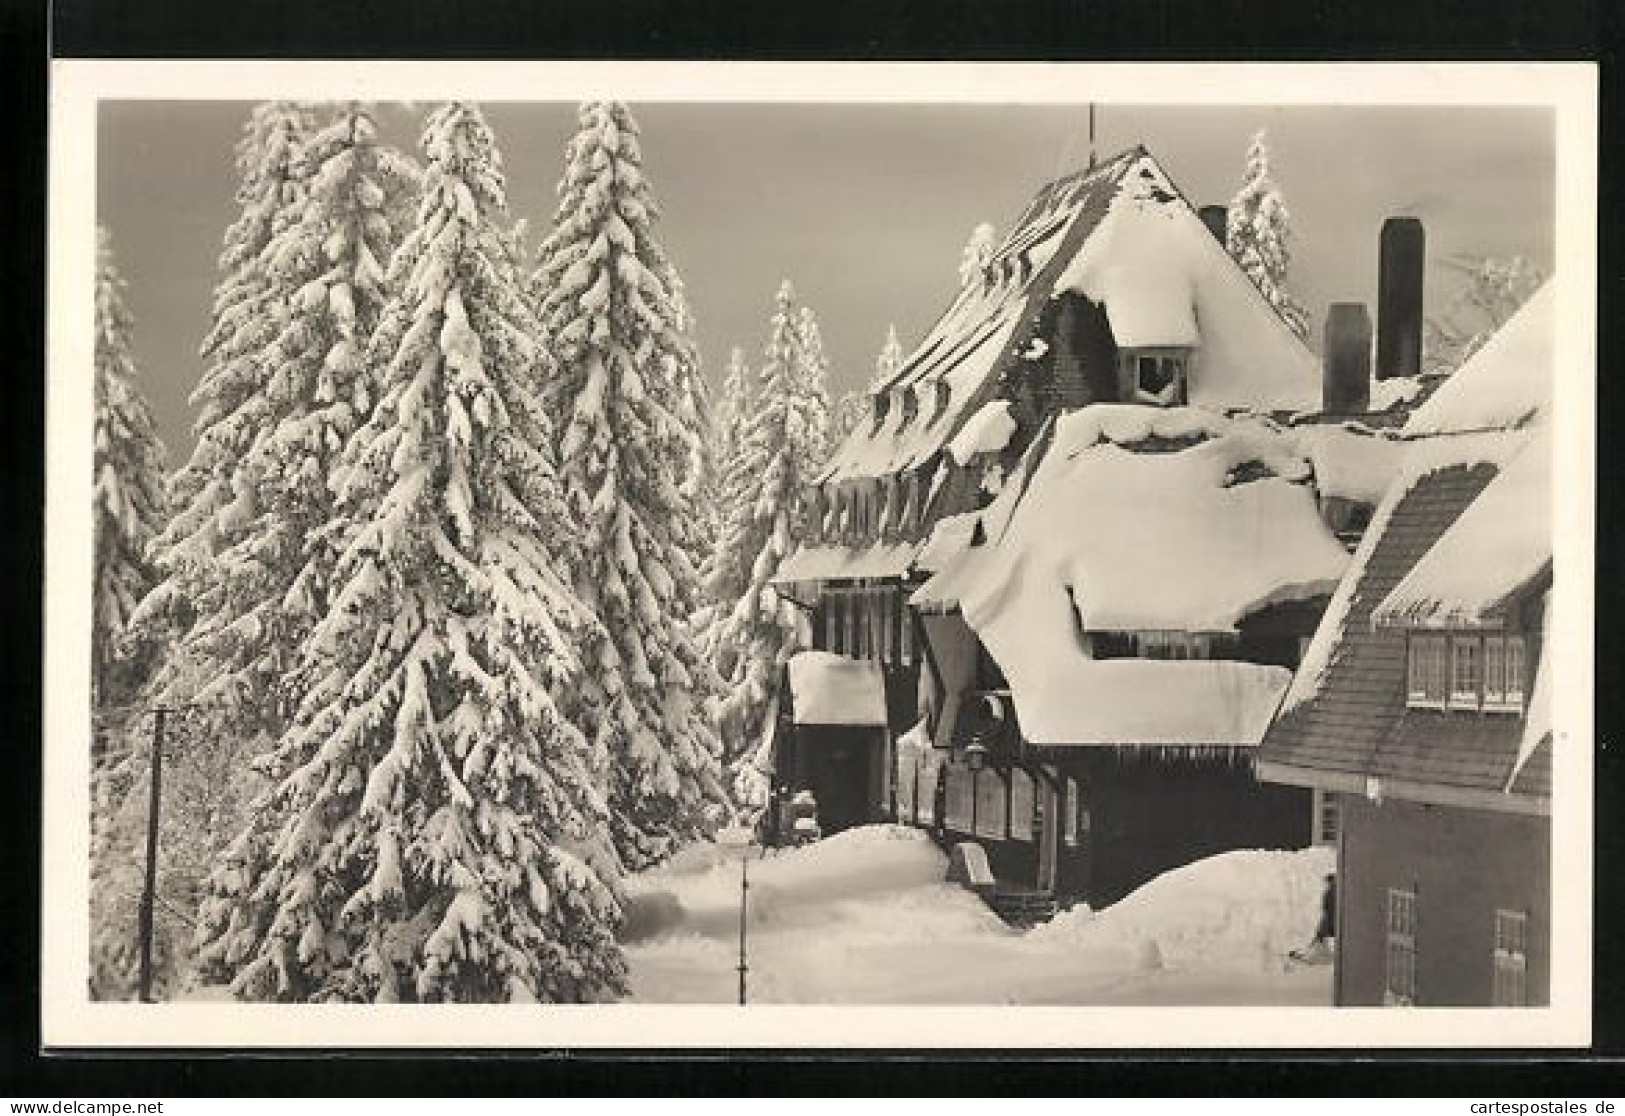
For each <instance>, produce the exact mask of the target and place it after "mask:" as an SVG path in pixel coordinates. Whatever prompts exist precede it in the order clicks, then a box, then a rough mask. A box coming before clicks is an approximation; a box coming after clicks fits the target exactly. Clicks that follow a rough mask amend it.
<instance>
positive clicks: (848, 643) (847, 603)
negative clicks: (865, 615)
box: [841, 590, 858, 656]
mask: <svg viewBox="0 0 1625 1116" xmlns="http://www.w3.org/2000/svg"><path fill="white" fill-rule="evenodd" d="M841 620H842V626H843V627H844V628H845V629H846V639H844V640H843V641H842V642H841V654H843V655H852V656H855V655H857V653H858V602H857V601H856V600H855V599H854V598H853V596H852V594H851V592H850V591H845V590H843V591H842V593H841Z"/></svg>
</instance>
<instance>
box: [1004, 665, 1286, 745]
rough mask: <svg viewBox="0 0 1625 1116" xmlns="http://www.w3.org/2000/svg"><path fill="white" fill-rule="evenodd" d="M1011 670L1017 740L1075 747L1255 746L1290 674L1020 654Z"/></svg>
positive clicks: (1248, 668) (1264, 668) (1250, 667)
mask: <svg viewBox="0 0 1625 1116" xmlns="http://www.w3.org/2000/svg"><path fill="white" fill-rule="evenodd" d="M995 656H996V657H997V652H995ZM999 661H1000V663H1001V665H1002V664H1004V659H1003V658H1000V659H999ZM1018 672H1019V676H1020V681H1019V682H1018V681H1017V678H1016V677H1011V678H1010V692H1011V697H1012V698H1013V699H1014V701H1015V705H1016V717H1017V719H1018V720H1019V721H1020V723H1021V733H1022V736H1023V737H1025V738H1026V739H1027V740H1028V741H1030V742H1031V743H1033V744H1044V745H1073V746H1082V747H1088V746H1105V745H1165V746H1170V747H1176V746H1201V745H1207V746H1215V747H1252V746H1253V745H1256V744H1257V743H1258V742H1259V741H1260V740H1261V739H1263V736H1264V730H1265V729H1266V728H1268V727H1269V722H1270V717H1271V716H1272V715H1273V714H1274V712H1275V707H1276V706H1277V705H1278V704H1280V701H1281V695H1282V694H1283V693H1285V692H1286V688H1287V685H1288V683H1290V682H1291V680H1292V672H1291V671H1289V670H1287V669H1286V668H1285V667H1277V666H1259V665H1258V664H1256V663H1238V662H1230V661H1227V660H1223V659H1171V660H1164V659H1090V658H1088V657H1086V656H1083V655H1066V654H1037V655H1028V656H1024V657H1023V659H1022V661H1021V662H1020V665H1019V667H1018ZM1006 673H1007V674H1008V673H1009V667H1008V666H1007V667H1006Z"/></svg>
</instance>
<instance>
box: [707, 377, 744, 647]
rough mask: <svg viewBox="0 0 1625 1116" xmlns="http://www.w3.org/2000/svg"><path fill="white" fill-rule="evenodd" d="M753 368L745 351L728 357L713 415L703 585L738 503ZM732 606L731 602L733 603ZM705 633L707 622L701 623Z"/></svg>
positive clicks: (708, 577)
mask: <svg viewBox="0 0 1625 1116" xmlns="http://www.w3.org/2000/svg"><path fill="white" fill-rule="evenodd" d="M752 378H753V377H752V375H751V370H750V366H749V365H748V364H746V363H745V351H744V350H743V349H741V348H740V347H739V346H737V345H735V346H734V347H733V349H732V350H731V351H730V352H729V354H728V366H727V368H726V369H725V370H724V371H723V374H722V392H721V394H720V395H719V396H718V397H717V404H716V406H715V407H714V408H713V409H712V410H711V413H710V416H709V417H710V424H709V425H710V431H711V439H710V440H711V443H712V446H713V448H712V451H711V469H710V472H709V473H707V475H706V496H705V504H704V508H703V512H704V515H705V517H706V518H707V519H708V520H709V521H710V522H709V523H708V525H707V535H708V537H709V539H710V546H709V547H708V549H707V551H706V554H705V560H704V562H703V563H702V568H701V583H702V586H703V585H709V584H710V580H711V575H710V570H711V566H712V564H713V563H714V562H715V560H716V552H717V544H718V542H719V540H720V538H721V535H722V528H723V525H724V524H725V523H726V522H727V519H728V514H729V509H730V508H732V507H733V505H734V503H735V502H736V499H737V493H738V490H739V483H738V477H737V472H738V470H737V468H736V460H735V459H736V458H737V456H738V453H739V446H740V432H741V431H742V430H743V428H744V423H745V419H746V418H747V417H748V416H749V414H750V405H751V381H752ZM709 603H710V597H709V594H705V595H703V596H702V607H701V610H700V611H701V612H702V613H705V614H707V615H708V614H709V613H708V606H709ZM730 603H731V602H730ZM699 626H700V628H701V629H702V630H703V628H704V627H705V622H704V620H703V619H702V620H701V621H700V623H699Z"/></svg>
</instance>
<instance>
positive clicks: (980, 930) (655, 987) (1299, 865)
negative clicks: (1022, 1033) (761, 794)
mask: <svg viewBox="0 0 1625 1116" xmlns="http://www.w3.org/2000/svg"><path fill="white" fill-rule="evenodd" d="M740 855H741V852H740V850H737V849H730V848H727V847H723V846H718V845H705V846H699V847H696V848H692V849H689V850H687V851H686V852H685V853H683V854H682V855H680V856H679V857H677V858H676V859H674V860H673V861H672V862H671V863H669V864H667V865H665V866H663V867H661V868H659V869H656V870H654V871H652V872H649V873H646V874H644V875H642V876H640V877H638V878H636V879H635V880H634V881H632V884H631V887H630V889H629V890H630V897H631V906H632V907H633V909H634V922H635V923H636V929H635V931H634V935H635V938H636V940H633V941H629V942H628V943H627V955H628V959H629V961H630V964H631V971H632V996H633V999H636V1000H641V1001H645V1002H664V1003H732V1002H734V1001H735V999H736V997H737V994H738V979H739V978H738V973H737V971H736V966H737V965H738V962H739V876H740V865H739V857H740ZM750 855H751V857H752V860H751V863H750V866H749V868H750V880H751V889H750V897H751V907H750V919H749V935H748V936H749V944H750V956H749V965H750V971H749V978H748V979H749V996H750V1000H751V1001H752V1002H761V1003H896V1004H909V1003H913V1004H920V1003H938V1004H950V1003H953V1004H1075V1005H1084V1004H1132V1005H1157V1004H1302V1005H1329V1004H1330V1003H1331V968H1330V966H1319V967H1303V966H1288V965H1287V964H1286V962H1285V960H1284V958H1285V955H1286V952H1287V950H1289V949H1291V948H1294V947H1297V946H1301V945H1303V944H1304V943H1305V942H1307V941H1308V939H1309V937H1310V935H1311V934H1312V933H1313V930H1314V926H1315V922H1316V920H1317V918H1318V916H1319V911H1320V893H1321V881H1322V878H1323V877H1324V875H1325V873H1326V872H1328V871H1329V870H1330V869H1331V867H1332V853H1331V850H1329V849H1311V850H1306V851H1303V852H1263V851H1241V852H1231V853H1224V854H1222V855H1220V856H1215V857H1211V858H1209V859H1207V860H1203V861H1199V862H1197V863H1195V864H1191V865H1188V866H1186V867H1184V868H1180V869H1176V870H1174V871H1172V872H1169V873H1167V874H1166V875H1164V876H1162V877H1160V878H1158V879H1156V880H1153V881H1151V882H1150V883H1149V884H1147V885H1145V886H1144V887H1142V888H1141V889H1140V890H1138V891H1136V892H1135V893H1133V894H1132V895H1129V896H1128V897H1126V898H1125V899H1123V900H1122V901H1121V902H1119V903H1116V904H1114V905H1113V906H1111V907H1109V908H1107V909H1106V910H1103V911H1099V912H1091V911H1089V910H1087V909H1085V908H1082V907H1079V908H1075V909H1073V910H1071V911H1066V912H1063V913H1062V914H1060V915H1059V916H1057V917H1056V918H1055V920H1054V921H1052V922H1050V923H1049V924H1047V925H1044V926H1040V927H1038V928H1036V929H1034V930H1031V931H1028V932H1026V933H1019V932H1017V931H1014V930H1011V929H1010V928H1008V927H1007V926H1005V925H1004V924H1003V923H1002V922H1001V921H1000V920H999V919H998V918H997V917H996V916H995V915H994V914H993V913H992V912H991V911H990V910H988V909H987V907H986V906H985V905H984V904H983V903H982V902H981V900H979V899H977V898H976V897H975V896H974V895H972V894H971V893H970V892H968V891H965V890H964V889H962V888H960V887H957V886H955V885H952V884H948V883H945V882H943V877H944V874H945V871H946V858H945V857H944V856H943V854H942V853H941V851H940V850H939V849H937V847H936V846H935V845H933V844H932V843H931V841H930V840H929V838H927V836H926V835H925V834H924V833H921V832H919V831H917V830H912V829H907V828H904V827H900V826H867V827H864V828H862V829H856V830H849V831H847V832H845V833H841V834H838V835H836V836H834V837H830V838H828V839H826V840H824V841H820V842H818V843H817V844H815V845H811V846H808V847H806V848H802V849H796V850H786V851H782V852H769V853H767V854H766V855H765V856H764V855H763V854H762V853H761V850H759V849H752V850H750Z"/></svg>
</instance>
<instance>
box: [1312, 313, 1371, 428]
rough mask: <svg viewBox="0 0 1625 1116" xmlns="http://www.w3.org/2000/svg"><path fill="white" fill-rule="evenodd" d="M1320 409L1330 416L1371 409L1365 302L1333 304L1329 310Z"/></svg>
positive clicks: (1367, 321) (1368, 322) (1369, 341)
mask: <svg viewBox="0 0 1625 1116" xmlns="http://www.w3.org/2000/svg"><path fill="white" fill-rule="evenodd" d="M1322 352H1323V353H1324V354H1325V355H1324V356H1323V357H1322V360H1323V362H1324V371H1323V374H1322V378H1321V388H1320V406H1321V409H1322V410H1324V411H1325V412H1326V413H1327V414H1330V415H1358V414H1364V413H1365V412H1366V411H1368V410H1370V408H1371V315H1370V314H1368V313H1367V312H1366V308H1365V303H1363V302H1334V303H1332V304H1331V306H1330V307H1329V308H1328V309H1327V311H1326V333H1325V344H1324V346H1323V347H1322Z"/></svg>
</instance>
